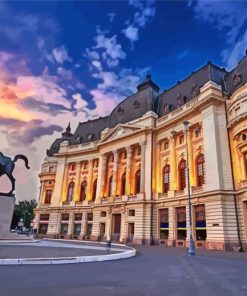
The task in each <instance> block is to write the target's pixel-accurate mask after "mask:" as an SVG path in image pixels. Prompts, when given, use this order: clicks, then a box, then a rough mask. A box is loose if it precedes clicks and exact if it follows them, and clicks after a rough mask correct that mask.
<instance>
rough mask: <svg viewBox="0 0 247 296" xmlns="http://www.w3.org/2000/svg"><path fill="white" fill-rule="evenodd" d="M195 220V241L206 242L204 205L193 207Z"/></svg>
mask: <svg viewBox="0 0 247 296" xmlns="http://www.w3.org/2000/svg"><path fill="white" fill-rule="evenodd" d="M195 218H196V240H206V238H207V228H206V214H205V205H198V206H195Z"/></svg>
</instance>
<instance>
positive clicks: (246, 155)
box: [243, 152, 247, 179]
mask: <svg viewBox="0 0 247 296" xmlns="http://www.w3.org/2000/svg"><path fill="white" fill-rule="evenodd" d="M243 158H244V170H245V172H244V174H245V178H246V179H247V152H244V154H243Z"/></svg>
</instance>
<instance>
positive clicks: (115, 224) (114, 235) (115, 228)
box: [112, 214, 121, 241]
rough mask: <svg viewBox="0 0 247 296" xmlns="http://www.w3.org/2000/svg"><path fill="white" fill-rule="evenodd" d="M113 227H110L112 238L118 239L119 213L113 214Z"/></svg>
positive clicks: (119, 227)
mask: <svg viewBox="0 0 247 296" xmlns="http://www.w3.org/2000/svg"><path fill="white" fill-rule="evenodd" d="M112 219H113V223H112V225H113V229H112V240H113V241H119V240H120V233H121V214H113V215H112Z"/></svg>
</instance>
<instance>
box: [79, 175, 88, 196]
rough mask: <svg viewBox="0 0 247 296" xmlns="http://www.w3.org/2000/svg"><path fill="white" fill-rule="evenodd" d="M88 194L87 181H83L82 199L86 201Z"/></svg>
mask: <svg viewBox="0 0 247 296" xmlns="http://www.w3.org/2000/svg"><path fill="white" fill-rule="evenodd" d="M86 194H87V181H86V180H85V181H82V182H81V192H80V201H84V200H85V199H86Z"/></svg>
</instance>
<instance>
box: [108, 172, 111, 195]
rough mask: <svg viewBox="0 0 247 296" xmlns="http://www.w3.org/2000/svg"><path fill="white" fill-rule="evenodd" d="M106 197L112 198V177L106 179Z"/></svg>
mask: <svg viewBox="0 0 247 296" xmlns="http://www.w3.org/2000/svg"><path fill="white" fill-rule="evenodd" d="M108 196H112V175H111V176H110V178H109V179H108Z"/></svg>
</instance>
